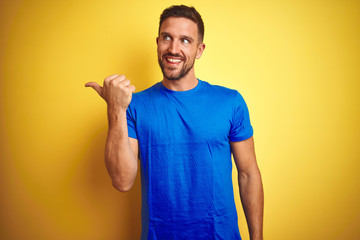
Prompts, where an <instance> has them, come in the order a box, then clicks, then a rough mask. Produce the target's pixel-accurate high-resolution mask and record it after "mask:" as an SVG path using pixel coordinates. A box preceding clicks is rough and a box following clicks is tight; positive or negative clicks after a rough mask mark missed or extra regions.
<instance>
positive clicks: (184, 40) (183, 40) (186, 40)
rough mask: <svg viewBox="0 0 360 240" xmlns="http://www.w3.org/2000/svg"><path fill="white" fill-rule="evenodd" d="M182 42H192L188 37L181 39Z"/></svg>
mask: <svg viewBox="0 0 360 240" xmlns="http://www.w3.org/2000/svg"><path fill="white" fill-rule="evenodd" d="M181 42H183V43H190V41H189V40H188V39H186V38H183V39H181Z"/></svg>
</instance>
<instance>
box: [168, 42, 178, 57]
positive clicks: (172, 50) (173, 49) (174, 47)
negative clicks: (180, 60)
mask: <svg viewBox="0 0 360 240" xmlns="http://www.w3.org/2000/svg"><path fill="white" fill-rule="evenodd" d="M169 52H170V53H171V54H177V53H179V52H180V45H179V43H178V42H177V41H172V42H171V44H170V46H169Z"/></svg>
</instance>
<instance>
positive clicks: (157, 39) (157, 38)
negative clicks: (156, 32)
mask: <svg viewBox="0 0 360 240" xmlns="http://www.w3.org/2000/svg"><path fill="white" fill-rule="evenodd" d="M158 44H159V37H156V45H158Z"/></svg>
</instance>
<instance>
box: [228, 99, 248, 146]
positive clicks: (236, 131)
mask: <svg viewBox="0 0 360 240" xmlns="http://www.w3.org/2000/svg"><path fill="white" fill-rule="evenodd" d="M252 135H253V128H252V126H251V123H250V116H249V110H248V108H247V106H246V103H245V100H244V99H243V97H242V96H241V94H240V93H239V92H236V96H235V101H234V107H233V116H232V120H231V128H230V134H229V140H230V141H231V142H238V141H242V140H245V139H248V138H250V137H251V136H252Z"/></svg>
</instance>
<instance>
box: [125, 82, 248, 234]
mask: <svg viewBox="0 0 360 240" xmlns="http://www.w3.org/2000/svg"><path fill="white" fill-rule="evenodd" d="M127 119H128V131H129V137H131V138H136V139H137V140H138V142H139V149H140V166H141V186H142V188H141V191H142V210H141V215H142V233H141V239H151V240H155V239H156V240H169V239H171V240H173V239H181V240H183V239H196V240H202V239H204V240H210V239H226V240H235V239H241V238H240V234H239V229H238V222H237V212H236V206H235V202H234V193H233V185H232V176H231V171H232V162H231V150H230V142H229V141H233V142H234V141H242V140H245V139H248V138H250V137H251V136H252V135H253V129H252V126H251V124H250V119H249V112H248V109H247V106H246V103H245V101H244V99H243V98H242V96H241V95H240V94H239V92H237V91H236V90H232V89H228V88H225V87H221V86H215V85H211V84H209V83H207V82H205V81H201V80H199V83H198V85H197V86H196V87H195V88H193V89H191V90H188V91H172V90H169V89H167V88H165V87H164V85H163V84H162V83H161V82H159V83H157V84H155V85H153V86H152V87H150V88H148V89H146V90H144V91H142V92H139V93H135V94H133V98H132V101H131V103H130V105H129V107H128V109H127Z"/></svg>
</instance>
